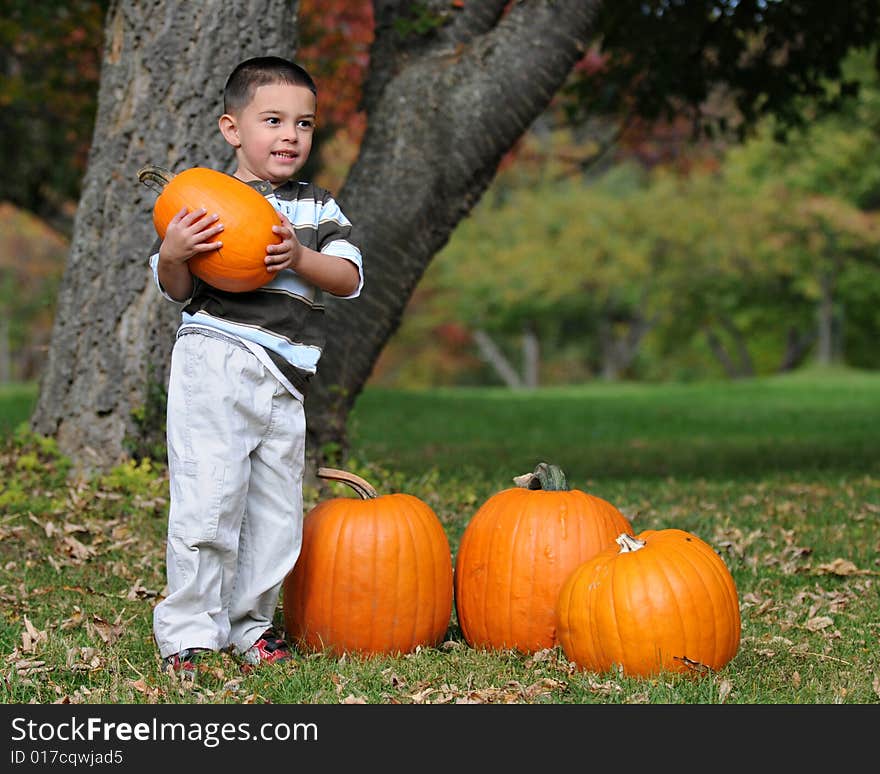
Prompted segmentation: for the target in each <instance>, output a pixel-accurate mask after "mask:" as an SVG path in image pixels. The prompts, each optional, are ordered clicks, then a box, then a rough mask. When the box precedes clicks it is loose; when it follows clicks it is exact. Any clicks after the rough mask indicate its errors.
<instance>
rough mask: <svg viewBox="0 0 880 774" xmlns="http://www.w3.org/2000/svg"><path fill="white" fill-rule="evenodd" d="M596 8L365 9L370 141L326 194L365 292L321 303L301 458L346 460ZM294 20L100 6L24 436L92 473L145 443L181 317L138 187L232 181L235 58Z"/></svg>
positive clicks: (266, 6)
mask: <svg viewBox="0 0 880 774" xmlns="http://www.w3.org/2000/svg"><path fill="white" fill-rule="evenodd" d="M599 3H600V0H523V1H522V2H516V3H513V4H512V5H511V4H509V2H508V0H481V2H473V3H470V2H469V3H464V4H462V7H461V8H457V7H456V6H455V5H454V4H452V3H450V2H448V0H426V1H425V2H422V3H421V4H420V11H421V13H420V17H419V20H417V21H413V16H412V10H413V9H412V6H413V4H412V3H410V2H406V1H405V0H374V7H375V19H376V31H375V38H374V43H373V47H372V51H371V65H370V67H371V71H370V74H369V77H368V80H367V83H366V85H365V90H364V106H365V109H366V111H367V116H368V129H367V132H366V134H365V137H364V140H363V143H362V146H361V151H360V156H359V158H358V160H357V161H356V163H355V165H354V166H353V168H352V170H351V173H350V175H349V179H348V181H347V182H346V184H345V186H344V188H343V190H341V191H339V192H336V193H337V195H338V199H339V201H340V204H341V205H342V208H343V210H344V211H345V212H346V214H347V215H348V216H349V218H350V219H351V220H352V221H353V223H354V224H355V233H356V237H357V238H358V240H359V241H360V244H361V247H362V249H363V252H364V259H365V275H366V284H365V287H364V291H363V293H362V295H361V297H360V298H359V299H357V300H354V301H352V300H345V301H342V300H335V301H334V300H332V299H331V302H330V303H328V313H327V318H328V319H327V325H328V331H327V332H328V343H327V347H326V349H325V352H324V356H323V358H322V360H321V364H320V368H319V376H318V378H317V379H316V380H315V383H314V385H313V386H312V388H311V391H310V393H309V395H308V398H307V401H306V411H307V417H308V422H309V446H310V449H312V450H318V449H321V448H322V447H323V445H324V444H325V443H327V442H331V441H332V442H337V443H340V444H341V445H342V447H343V449H344V448H345V443H344V442H345V426H346V421H347V416H348V412H349V410H350V409H351V407H352V405H353V404H354V401H355V399H356V397H357V395H358V394H359V393H360V391H361V390H362V388H363V385H364V384H365V382H366V381H367V379H368V378H369V376H370V372H371V371H372V368H373V365H374V363H375V362H376V359H377V357H378V355H379V353H380V351H381V350H382V348H383V347H384V345H385V343H386V342H387V341H388V339H389V338H390V336H391V335H392V334H393V333H394V331H396V329H397V328H398V326H399V324H400V320H401V317H402V314H403V310H404V308H405V306H406V303H407V301H408V300H409V298H410V296H411V294H412V292H413V290H414V289H415V287H416V285H417V283H418V281H419V280H420V278H421V276H422V274H423V273H424V271H425V269H426V268H427V266H428V264H429V262H430V260H431V259H432V257H433V256H434V255H435V253H436V252H437V251H438V250H439V249H440V248H441V247H443V245H444V244H445V243H446V242H447V240H448V239H449V236H450V234H451V232H452V230H453V228H454V227H455V226H456V224H457V223H458V222H459V221H460V220H461V218H462V217H463V216H464V215H466V214H467V213H468V212H469V211H470V210H471V208H472V207H473V206H474V204H475V203H476V202H477V201H478V200H479V198H480V196H481V195H482V194H483V192H484V191H485V189H486V187H487V186H488V184H489V183H490V182H491V180H492V178H493V176H494V174H495V170H496V168H497V166H498V162H499V161H500V160H501V158H502V157H503V155H504V154H505V153H506V152H507V151H508V150H510V148H511V147H512V146H513V144H514V143H515V142H516V140H517V139H518V138H519V137H520V136H521V135H522V134H523V132H524V131H525V130H526V129H527V128H528V127H529V125H530V124H531V123H532V121H533V120H534V119H535V118H536V117H537V116H539V115H540V114H541V113H542V112H543V110H544V109H545V108H546V106H547V105H548V103H549V101H550V99H551V98H552V96H553V94H554V93H555V92H556V91H557V90H558V89H559V87H560V86H561V85H562V83H563V82H564V80H565V78H566V76H567V75H568V73H569V72H570V70H571V68H572V67H573V66H574V64H575V63H576V62H577V61H578V60H579V59H580V58H581V57H582V56H583V54H584V52H585V50H586V44H587V42H588V40H589V37H590V32H591V30H592V27H593V18H594V16H595V11H596V9H597V8H598V6H599ZM508 5H510V8H509V9H508V10H507V11H506V12H505V9H506V7H507V6H508ZM296 9H297V3H296V2H294V3H290V2H287V1H286V0H250V2H242V1H237V2H224V3H220V2H219V1H218V0H210V1H209V2H204V3H184V2H172V1H171V0H152V1H151V2H146V1H144V0H137V1H136V0H118V1H117V2H114V3H113V4H112V5H111V7H110V10H109V12H108V17H107V26H106V28H107V36H106V40H105V52H104V60H103V64H102V73H101V86H100V90H99V95H98V113H97V118H96V126H95V134H94V138H93V143H92V151H91V156H90V160H89V166H88V171H87V173H86V176H85V180H84V184H83V194H82V198H81V201H80V206H79V210H78V213H77V218H76V222H75V225H74V234H73V241H72V246H71V251H70V257H69V261H68V266H67V271H66V272H65V277H64V281H63V284H62V289H61V292H60V295H59V300H58V305H57V310H56V318H55V328H54V331H53V337H52V345H51V348H50V353H49V360H48V363H47V366H46V369H45V371H44V376H43V382H42V385H41V389H40V397H39V400H38V405H37V409H36V411H35V413H34V416H33V421H32V424H33V427H34V429H35V430H36V431H37V432H40V433H43V434H46V435H53V436H55V437H57V439H58V441H59V444H60V447H61V449H62V451H64V452H65V453H67V454H70V455H71V456H73V457H74V458H75V459H78V460H80V461H81V462H82V463H83V464H84V465H87V466H88V467H99V468H106V467H108V466H110V465H112V464H115V463H117V462H118V461H120V460H122V459H124V457H125V455H126V451H125V450H126V447H127V445H128V444H129V443H130V441H131V439H132V438H135V439H137V438H139V437H140V436H142V435H143V430H142V428H141V426H140V425H139V424H138V422H137V421H136V419H135V415H136V414H142V413H143V412H144V410H145V407H146V408H147V409H148V408H149V406H147V405H146V404H147V401H148V400H149V398H148V396H149V395H151V394H156V389H155V387H156V385H159V386H161V387H164V385H165V383H166V379H167V373H168V364H169V359H170V350H171V343H172V338H173V332H174V330H175V328H176V325H177V323H178V320H179V310H178V309H177V308H176V307H175V305H174V304H171V303H169V302H168V301H166V300H165V299H163V298H161V297H160V296H159V294H158V292H157V291H156V289H155V287H154V285H153V280H152V277H150V276H149V271H148V268H147V265H146V256H147V253H148V251H149V247H150V245H151V244H152V241H153V238H154V234H153V231H152V224H151V220H150V211H151V209H152V203H153V201H154V196H155V195H154V194H152V192H150V191H149V190H147V189H146V188H144V187H143V186H140V185H139V184H138V183H137V180H136V172H137V170H138V169H139V168H140V166H142V165H143V164H144V163H154V164H158V165H160V166H164V167H168V168H170V169H172V170H179V169H183V168H186V167H188V166H194V165H204V166H213V167H215V168H219V169H227V168H229V166H230V162H231V154H230V153H229V152H228V150H227V149H226V147H225V145H224V143H223V140H222V138H221V137H220V135H219V132H218V131H217V127H216V119H217V116H218V115H219V113H220V112H221V92H222V86H223V80H224V79H225V77H226V75H227V74H228V73H229V72H230V71H231V69H232V68H233V67H234V66H235V64H237V62H238V61H239V60H241V59H242V58H244V57H247V56H253V55H256V54H273V53H275V54H280V55H282V56H293V54H294V49H295V46H294V39H295V38H294V33H295V23H296V19H295V13H296ZM425 20H428V21H432V22H434V23H435V24H433V25H424V24H422V22H424V21H425ZM426 26H427V27H428V29H427V31H425V27H426ZM304 64H305V65H306V66H308V63H307V62H306V63H304ZM332 98H333V95H332V94H327V95H324V94H322V95H320V99H325V100H332ZM319 110H320V108H319ZM141 440H145V439H143V438H141Z"/></svg>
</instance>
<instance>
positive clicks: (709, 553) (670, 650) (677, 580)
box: [557, 529, 740, 677]
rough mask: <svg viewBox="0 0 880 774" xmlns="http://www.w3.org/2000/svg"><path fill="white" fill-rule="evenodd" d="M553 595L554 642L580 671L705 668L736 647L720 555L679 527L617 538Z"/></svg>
mask: <svg viewBox="0 0 880 774" xmlns="http://www.w3.org/2000/svg"><path fill="white" fill-rule="evenodd" d="M616 542H617V545H616V546H612V547H611V548H610V549H608V550H606V551H603V552H601V553H599V554H597V555H596V556H595V557H593V558H592V559H590V560H588V561H587V562H585V563H583V564H582V565H580V566H579V567H578V568H576V569H575V570H574V572H572V574H571V575H570V576H569V577H568V578H567V579H566V581H565V583H564V584H563V586H562V589H561V591H560V593H559V600H558V604H557V623H558V636H559V643H560V645H561V647H562V650H563V652H564V653H565V655H566V657H567V658H568V660H569V661H571V662H574V663H575V664H576V665H577V666H578V667H580V668H581V669H583V670H585V671H592V672H600V673H601V672H606V671H608V670H611V669H613V668H614V667H615V666H619V667H620V668H622V670H623V672H624V673H625V674H627V675H635V676H643V677H644V676H649V675H653V674H657V673H660V672H663V671H670V672H693V673H706V672H708V671H709V670H713V669H714V670H717V669H721V667H723V666H724V665H725V664H727V663H728V662H729V661H730V660H731V659H732V658H733V657H734V656H735V655H736V652H737V649H738V648H739V640H740V612H739V600H738V597H737V590H736V585H735V583H734V580H733V577H732V576H731V574H730V571H729V570H728V569H727V566H726V565H725V563H724V561H723V560H722V559H721V557H720V556H719V555H718V554H717V553H716V552H715V551H714V550H713V549H712V548H711V546H709V545H708V544H707V543H705V542H703V541H702V540H700V538H698V537H697V536H696V535H693V534H691V533H689V532H685V531H683V530H680V529H663V530H646V531H645V532H642V533H641V534H639V535H638V536H637V537H633V536H632V535H628V534H621V535H620V536H618V538H617V540H616Z"/></svg>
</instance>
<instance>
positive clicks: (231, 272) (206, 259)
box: [138, 165, 281, 293]
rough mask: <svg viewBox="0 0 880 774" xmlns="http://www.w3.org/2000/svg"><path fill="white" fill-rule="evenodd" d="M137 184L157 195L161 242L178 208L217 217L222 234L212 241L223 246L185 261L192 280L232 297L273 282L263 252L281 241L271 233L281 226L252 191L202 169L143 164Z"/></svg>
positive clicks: (155, 209)
mask: <svg viewBox="0 0 880 774" xmlns="http://www.w3.org/2000/svg"><path fill="white" fill-rule="evenodd" d="M138 179H139V180H140V181H141V182H142V183H143V184H144V185H146V186H148V187H150V188H152V189H153V190H156V191H158V192H159V197H158V198H157V199H156V202H155V204H154V205H153V224H154V225H155V227H156V232H157V233H158V234H159V236H160V237H161V238H162V239H164V238H165V231H166V230H167V228H168V224H169V223H170V222H171V219H172V218H173V217H174V216H175V215H176V214H177V213H178V212H180V210H181V208H183V207H186V208H187V210H189V211H192V210H196V209H198V208H200V207H204V208H205V210H207V212H208V213H209V214H213V213H217V214H218V215H219V216H220V221H219V222H220V223H222V224H223V231H222V232H221V233H220V235H219V236H218V237H216V239H217V240H218V241H220V242H223V247H221V248H220V249H219V250H212V251H211V252H208V253H200V254H199V255H195V256H193V257H192V258H190V259H189V262H188V265H189V269H190V271H191V272H192V273H193V274H194V275H195V276H196V277H199V278H200V279H202V280H204V281H205V282H207V283H208V284H209V285H213V286H214V287H215V288H219V289H220V290H228V291H231V292H234V293H241V292H245V291H248V290H255V289H256V288H259V287H262V286H263V285H265V284H266V283H267V282H268V281H269V280H271V279H272V276H273V275H272V274H271V273H269V272H268V271H266V264H265V258H266V247H267V246H268V245H270V244H278V243H279V242H281V237H279V236H278V235H277V234H276V233H274V232H273V231H272V226H280V225H281V218H280V216H279V215H278V213H277V212H276V211H275V208H274V207H273V206H272V205H271V204H269V202H268V201H267V200H266V198H265V197H264V196H263V195H262V194H260V193H259V192H258V191H257V190H256V189H254V188H252V187H251V186H249V185H248V184H247V183H244V182H242V181H241V180H239V179H238V178H235V177H232V175H227V174H224V173H223V172H217V171H216V170H213V169H206V168H204V167H192V168H190V169H187V170H184V171H183V172H180V173H179V174H176V175H175V174H173V173H171V172H168V171H167V170H165V169H162V168H161V167H156V166H153V165H148V166H146V167H144V168H143V169H141V170H140V171H139V172H138Z"/></svg>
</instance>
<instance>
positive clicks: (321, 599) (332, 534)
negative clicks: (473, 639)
mask: <svg viewBox="0 0 880 774" xmlns="http://www.w3.org/2000/svg"><path fill="white" fill-rule="evenodd" d="M318 476H319V477H320V478H323V479H328V480H335V481H342V482H344V483H345V484H347V485H349V486H350V487H351V488H352V489H354V490H355V491H356V492H357V494H358V495H359V496H360V499H357V498H353V497H337V498H333V499H330V500H324V501H322V502H320V503H318V504H317V505H316V506H315V507H314V508H313V509H312V510H311V511H309V513H308V514H307V515H306V517H305V519H304V521H303V540H302V549H301V551H300V555H299V558H298V559H297V562H296V564H295V565H294V567H293V569H292V570H291V571H290V573H289V574H288V575H287V577H286V578H285V580H284V585H283V608H284V621H285V626H286V629H287V633H288V634H289V635H290V637H291V638H292V639H293V640H294V641H295V642H296V643H297V645H298V646H299V647H300V648H302V649H304V650H310V651H324V650H326V651H330V652H335V653H337V654H341V653H344V652H353V653H360V654H363V655H373V654H389V655H393V654H400V653H408V652H411V651H414V650H415V649H416V648H417V647H419V646H425V647H431V646H434V645H437V644H439V643H440V642H442V639H443V637H444V636H445V635H446V632H447V630H448V628H449V622H450V619H451V617H452V556H451V552H450V549H449V542H448V540H447V538H446V533H445V531H444V529H443V525H442V524H441V523H440V520H439V519H438V518H437V516H436V514H435V513H434V511H433V510H432V509H431V507H430V506H428V505H427V504H426V503H424V502H423V501H422V500H420V499H418V498H417V497H414V496H413V495H410V494H406V493H398V494H386V495H378V494H377V492H376V490H375V489H374V488H373V487H372V486H371V485H370V484H369V483H368V482H367V481H365V480H364V479H362V478H360V477H359V476H356V475H354V474H352V473H348V472H346V471H341V470H334V469H332V468H320V469H319V470H318Z"/></svg>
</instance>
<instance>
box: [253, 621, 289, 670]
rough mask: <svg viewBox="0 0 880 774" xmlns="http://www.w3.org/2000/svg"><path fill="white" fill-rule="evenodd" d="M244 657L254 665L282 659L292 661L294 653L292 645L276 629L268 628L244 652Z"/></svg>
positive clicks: (276, 661) (278, 661)
mask: <svg viewBox="0 0 880 774" xmlns="http://www.w3.org/2000/svg"><path fill="white" fill-rule="evenodd" d="M241 657H242V659H243V660H244V661H245V663H247V664H250V665H252V666H257V665H258V664H278V663H280V662H282V661H290V660H291V659H292V658H293V654H292V653H291V652H290V646H289V645H288V644H287V643H286V642H285V641H284V638H283V637H279V636H278V633H277V632H276V631H275V630H274V629H271V628H270V629H266V631H264V632H263V634H262V635H261V637H260V639H258V640H257V641H256V642H255V643H254V644H253V645H251V646H250V647H249V648H248V649H247V650H246V651H245V652H244V653H242V656H241Z"/></svg>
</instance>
